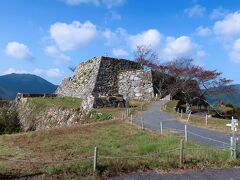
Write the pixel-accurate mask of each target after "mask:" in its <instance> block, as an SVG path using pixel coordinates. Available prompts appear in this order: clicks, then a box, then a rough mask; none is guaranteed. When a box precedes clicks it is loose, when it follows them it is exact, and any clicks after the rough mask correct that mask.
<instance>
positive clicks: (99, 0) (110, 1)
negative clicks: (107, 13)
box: [65, 0, 125, 9]
mask: <svg viewBox="0 0 240 180" xmlns="http://www.w3.org/2000/svg"><path fill="white" fill-rule="evenodd" d="M65 2H66V4H68V5H72V6H76V5H80V4H94V5H100V4H102V5H105V6H106V7H107V8H109V9H110V8H113V7H117V6H121V5H123V4H124V3H125V0H65Z"/></svg>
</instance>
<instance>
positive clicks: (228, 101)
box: [207, 85, 240, 107]
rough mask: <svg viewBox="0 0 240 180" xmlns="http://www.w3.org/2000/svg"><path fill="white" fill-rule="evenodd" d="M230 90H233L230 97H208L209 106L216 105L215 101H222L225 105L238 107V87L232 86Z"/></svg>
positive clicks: (239, 96)
mask: <svg viewBox="0 0 240 180" xmlns="http://www.w3.org/2000/svg"><path fill="white" fill-rule="evenodd" d="M231 88H232V89H233V90H234V93H233V94H232V95H225V94H218V95H213V96H208V97H207V100H208V101H209V102H210V103H211V104H216V103H217V101H216V99H220V100H222V101H223V102H224V103H225V104H232V105H234V106H238V107H240V85H232V86H231Z"/></svg>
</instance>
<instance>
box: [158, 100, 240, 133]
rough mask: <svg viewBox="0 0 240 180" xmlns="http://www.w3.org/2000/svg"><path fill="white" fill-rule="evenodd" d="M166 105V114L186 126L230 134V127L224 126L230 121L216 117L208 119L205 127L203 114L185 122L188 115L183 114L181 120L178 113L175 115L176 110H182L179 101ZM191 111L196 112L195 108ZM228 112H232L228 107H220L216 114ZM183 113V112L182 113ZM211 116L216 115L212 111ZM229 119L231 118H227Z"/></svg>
mask: <svg viewBox="0 0 240 180" xmlns="http://www.w3.org/2000/svg"><path fill="white" fill-rule="evenodd" d="M165 105H166V110H165V111H166V112H168V113H170V114H172V115H174V116H175V117H177V119H179V120H180V121H183V122H184V123H186V124H191V125H195V126H198V127H202V128H208V129H212V130H216V131H220V132H224V133H230V132H231V127H227V126H226V124H230V123H231V119H230V118H228V119H226V118H217V117H208V121H207V125H206V121H205V114H206V113H204V114H202V115H195V114H192V115H191V117H190V120H189V121H187V119H188V114H186V113H183V117H182V118H181V116H180V113H179V114H177V112H176V110H177V109H180V111H181V109H184V108H185V107H184V106H179V100H172V101H169V102H168V103H166V104H165ZM161 109H162V110H164V107H161ZM192 110H197V107H196V106H193V107H192ZM228 111H232V108H229V107H221V108H220V109H218V112H221V113H223V114H226V113H227V112H228ZM183 112H184V111H183ZM210 115H211V116H215V115H216V113H215V112H214V111H213V112H212V113H210ZM229 117H231V116H229ZM239 132H240V131H239V129H238V133H239Z"/></svg>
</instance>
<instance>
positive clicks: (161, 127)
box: [160, 121, 163, 135]
mask: <svg viewBox="0 0 240 180" xmlns="http://www.w3.org/2000/svg"><path fill="white" fill-rule="evenodd" d="M160 132H161V135H162V134H163V124H162V121H160Z"/></svg>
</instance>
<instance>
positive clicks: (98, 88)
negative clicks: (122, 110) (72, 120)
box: [56, 56, 154, 109]
mask: <svg viewBox="0 0 240 180" xmlns="http://www.w3.org/2000/svg"><path fill="white" fill-rule="evenodd" d="M56 94H57V95H58V96H71V97H78V98H82V99H83V100H84V101H83V102H84V106H86V107H85V108H86V109H89V108H90V109H91V108H93V107H94V104H95V102H96V98H99V97H102V96H111V95H117V94H119V95H122V96H123V97H124V98H125V99H127V98H129V99H140V100H150V99H151V98H152V97H153V96H154V88H153V82H152V71H151V70H144V69H143V67H142V66H141V64H139V63H137V62H133V61H130V60H125V59H117V58H110V57H104V56H101V57H96V58H93V59H90V60H88V61H85V62H82V63H80V64H79V65H78V66H77V68H76V69H75V71H74V73H73V76H72V77H70V78H65V79H64V80H63V81H62V82H61V84H60V86H59V87H58V89H57V91H56Z"/></svg>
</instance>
